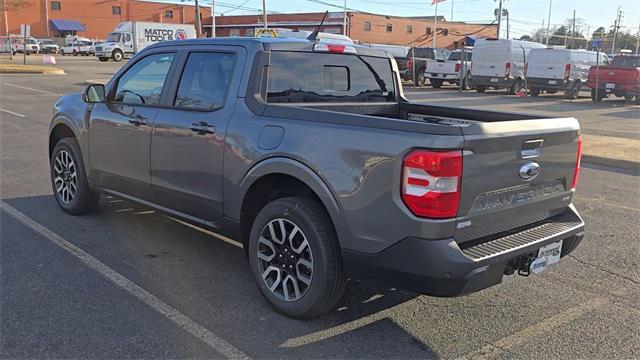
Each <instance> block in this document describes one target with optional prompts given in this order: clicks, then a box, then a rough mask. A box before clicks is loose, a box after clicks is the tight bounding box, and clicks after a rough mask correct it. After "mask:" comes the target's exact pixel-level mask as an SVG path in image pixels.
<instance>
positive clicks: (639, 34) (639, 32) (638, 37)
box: [636, 24, 640, 55]
mask: <svg viewBox="0 0 640 360" xmlns="http://www.w3.org/2000/svg"><path fill="white" fill-rule="evenodd" d="M638 45H640V24H638V36H637V37H636V55H638Z"/></svg>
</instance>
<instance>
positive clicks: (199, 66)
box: [151, 46, 246, 221]
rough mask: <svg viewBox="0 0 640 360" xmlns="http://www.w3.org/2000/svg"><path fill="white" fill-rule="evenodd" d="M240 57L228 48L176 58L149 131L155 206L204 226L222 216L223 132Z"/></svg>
mask: <svg viewBox="0 0 640 360" xmlns="http://www.w3.org/2000/svg"><path fill="white" fill-rule="evenodd" d="M245 57H246V55H245V51H244V50H243V49H242V48H238V47H227V46H207V47H206V48H202V47H199V46H194V47H190V48H188V49H186V50H185V51H183V52H181V58H180V64H179V66H178V67H177V69H176V71H175V74H174V76H173V78H172V86H171V91H170V96H169V98H168V106H167V107H165V108H163V109H161V110H159V111H158V115H157V117H156V120H155V122H154V125H153V135H152V141H151V182H152V184H153V192H154V196H155V201H156V202H157V203H158V204H159V205H162V206H165V207H168V208H171V209H173V210H177V211H180V212H182V213H184V214H187V215H190V216H194V217H196V218H199V219H202V220H207V221H211V220H215V219H217V218H219V217H221V216H222V215H223V210H222V191H223V188H222V159H223V154H224V149H225V131H226V128H227V124H228V122H229V120H230V118H231V115H232V113H233V109H234V106H235V102H236V98H237V94H238V86H239V82H240V78H241V76H242V74H241V69H242V67H243V66H242V64H244V61H245Z"/></svg>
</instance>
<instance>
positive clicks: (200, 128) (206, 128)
mask: <svg viewBox="0 0 640 360" xmlns="http://www.w3.org/2000/svg"><path fill="white" fill-rule="evenodd" d="M191 131H193V132H197V133H198V135H207V134H213V133H215V132H216V127H215V126H213V125H209V123H208V122H206V121H200V122H197V123H193V124H191Z"/></svg>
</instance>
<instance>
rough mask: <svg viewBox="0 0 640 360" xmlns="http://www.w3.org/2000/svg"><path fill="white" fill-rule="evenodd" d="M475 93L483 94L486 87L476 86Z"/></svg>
mask: <svg viewBox="0 0 640 360" xmlns="http://www.w3.org/2000/svg"><path fill="white" fill-rule="evenodd" d="M476 91H477V92H479V93H484V92H485V91H487V87H486V86H484V85H477V86H476Z"/></svg>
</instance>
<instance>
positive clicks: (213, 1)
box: [211, 0, 216, 38]
mask: <svg viewBox="0 0 640 360" xmlns="http://www.w3.org/2000/svg"><path fill="white" fill-rule="evenodd" d="M211 37H212V38H214V37H216V0H211Z"/></svg>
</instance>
